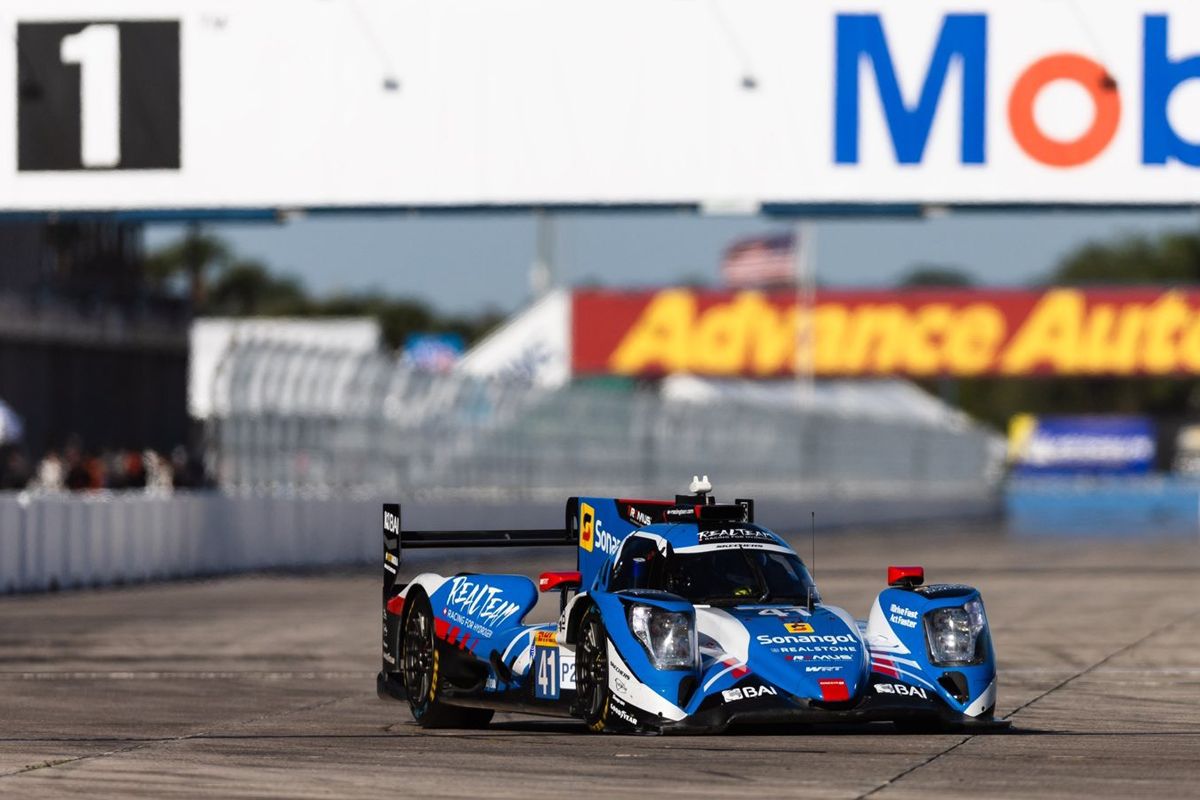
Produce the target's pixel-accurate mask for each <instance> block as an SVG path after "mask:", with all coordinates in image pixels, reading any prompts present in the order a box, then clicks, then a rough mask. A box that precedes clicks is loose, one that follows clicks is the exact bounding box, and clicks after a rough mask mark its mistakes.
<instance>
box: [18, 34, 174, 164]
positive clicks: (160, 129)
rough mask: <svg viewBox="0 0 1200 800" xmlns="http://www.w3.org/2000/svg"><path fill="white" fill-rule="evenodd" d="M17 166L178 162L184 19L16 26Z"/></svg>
mask: <svg viewBox="0 0 1200 800" xmlns="http://www.w3.org/2000/svg"><path fill="white" fill-rule="evenodd" d="M16 45H17V55H18V58H17V169H18V171H43V170H46V171H50V170H83V169H177V168H178V167H179V161H180V158H179V127H180V126H179V116H180V106H179V23H178V22H177V21H128V20H83V21H70V22H20V23H18V24H17V32H16Z"/></svg>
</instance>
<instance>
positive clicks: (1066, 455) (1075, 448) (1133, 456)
mask: <svg viewBox="0 0 1200 800" xmlns="http://www.w3.org/2000/svg"><path fill="white" fill-rule="evenodd" d="M1008 452H1009V463H1010V464H1011V465H1012V467H1013V472H1014V474H1017V475H1065V474H1081V473H1083V474H1097V473H1106V474H1112V473H1120V474H1139V473H1146V472H1149V471H1150V468H1151V467H1152V466H1153V464H1154V454H1155V431H1154V425H1153V423H1152V422H1151V421H1150V419H1149V418H1147V417H1124V416H1094V417H1091V416H1079V417H1051V416H1048V417H1035V416H1033V415H1031V414H1021V415H1018V416H1016V417H1013V419H1012V421H1011V423H1010V424H1009V431H1008Z"/></svg>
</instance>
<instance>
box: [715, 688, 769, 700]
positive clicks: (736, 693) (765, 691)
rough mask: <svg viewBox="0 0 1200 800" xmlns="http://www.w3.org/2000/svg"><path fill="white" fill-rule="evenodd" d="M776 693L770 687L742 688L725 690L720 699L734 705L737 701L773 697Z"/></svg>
mask: <svg viewBox="0 0 1200 800" xmlns="http://www.w3.org/2000/svg"><path fill="white" fill-rule="evenodd" d="M777 694H778V692H776V691H775V688H774V687H772V686H743V687H741V688H738V689H726V690H725V691H723V692H721V697H724V698H725V702H726V703H736V702H737V701H738V700H753V699H755V698H757V697H775V696H776V695H777Z"/></svg>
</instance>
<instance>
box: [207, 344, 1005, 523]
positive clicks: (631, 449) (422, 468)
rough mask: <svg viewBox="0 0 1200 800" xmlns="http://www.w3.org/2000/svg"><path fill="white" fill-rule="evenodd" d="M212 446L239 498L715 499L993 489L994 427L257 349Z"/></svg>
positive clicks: (789, 394) (227, 400) (888, 412)
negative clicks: (297, 492) (253, 493)
mask: <svg viewBox="0 0 1200 800" xmlns="http://www.w3.org/2000/svg"><path fill="white" fill-rule="evenodd" d="M213 385H214V389H213V392H214V396H213V398H212V406H211V407H212V409H213V414H212V416H211V418H210V420H209V445H210V452H211V453H212V458H213V459H214V463H213V467H214V468H215V472H216V474H217V475H218V477H219V480H220V483H221V484H222V485H223V486H225V487H227V488H230V489H235V490H246V489H253V490H272V491H275V490H281V489H283V490H294V489H317V490H336V491H348V490H350V491H359V492H366V493H370V494H380V493H382V494H392V495H399V496H401V497H404V498H406V499H410V498H417V497H461V498H470V497H488V498H497V497H502V498H508V499H513V500H520V499H551V498H561V497H564V496H566V495H569V494H578V493H581V492H588V493H595V494H604V493H612V494H618V495H619V494H627V493H630V492H633V493H636V494H644V493H656V494H663V493H666V494H668V495H670V494H672V493H674V492H675V491H677V490H680V489H681V488H682V487H683V486H684V485H685V484H686V482H687V479H688V478H690V476H691V475H693V474H701V473H703V474H708V475H710V476H711V477H712V478H713V480H714V481H715V482H716V485H717V489H718V491H719V492H720V493H721V494H729V493H730V492H740V493H746V494H749V495H750V496H780V497H782V496H789V497H793V496H794V497H823V496H829V495H831V494H832V495H836V496H844V497H859V498H867V497H879V496H898V495H903V496H922V497H961V496H984V495H987V494H989V493H991V492H992V491H993V490H994V488H995V484H996V482H997V480H998V478H999V472H1000V461H1001V460H1002V457H1003V454H1002V452H1000V451H999V450H998V447H999V442H998V439H997V437H996V436H995V435H994V434H993V433H991V432H989V431H987V430H986V429H984V428H983V427H981V426H978V425H976V424H974V423H972V422H970V421H969V420H968V419H967V418H966V417H965V416H964V415H962V414H960V413H958V412H956V411H953V410H952V409H950V408H948V407H946V406H944V405H942V404H940V403H938V402H937V401H936V400H934V399H933V398H931V397H929V396H928V395H925V394H924V393H922V392H920V390H918V389H916V388H915V387H913V386H911V385H910V384H905V383H900V382H879V383H875V384H872V383H870V382H867V383H864V382H858V383H855V384H847V383H838V382H831V381H822V382H817V383H807V384H805V383H801V382H796V383H785V384H780V385H777V386H776V387H775V388H774V390H773V391H767V392H764V391H763V390H761V388H760V389H759V390H757V391H756V392H754V393H750V394H747V393H741V394H736V393H733V394H730V395H729V396H716V397H714V396H712V395H713V392H712V391H711V387H712V384H709V385H707V386H706V389H708V390H709V391H708V394H707V395H706V396H705V398H704V402H697V401H694V400H693V399H689V398H691V397H693V396H694V394H695V393H694V391H693V392H689V391H687V390H686V387H683V386H681V385H680V384H678V383H676V384H670V383H667V384H663V385H659V386H653V387H650V386H643V385H640V384H638V383H636V382H632V381H628V380H618V379H600V380H595V381H576V382H574V383H572V384H569V385H566V386H563V387H559V388H547V387H543V386H538V385H534V384H532V383H530V382H527V381H521V380H515V379H498V378H478V377H472V376H466V375H460V374H438V373H431V372H425V371H418V370H414V369H412V368H410V367H409V366H407V365H405V364H404V363H403V361H401V360H398V359H396V358H394V357H391V356H388V355H385V354H382V353H378V352H370V353H351V352H346V351H339V350H337V349H332V348H317V347H305V346H294V345H278V344H270V343H261V342H249V343H245V344H235V345H234V346H232V347H231V348H230V349H229V350H228V351H227V353H226V355H225V358H224V360H223V362H222V363H221V365H220V367H219V368H218V373H217V377H216V380H215V381H214V384H213Z"/></svg>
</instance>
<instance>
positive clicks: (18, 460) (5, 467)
mask: <svg viewBox="0 0 1200 800" xmlns="http://www.w3.org/2000/svg"><path fill="white" fill-rule="evenodd" d="M29 478H30V474H29V462H27V461H26V460H25V456H24V455H23V454H22V453H21V451H20V450H18V449H17V448H15V447H13V448H11V449H9V451H8V453H7V454H6V455H5V456H4V460H3V463H0V489H24V488H25V486H26V485H27V484H28V483H29Z"/></svg>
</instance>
